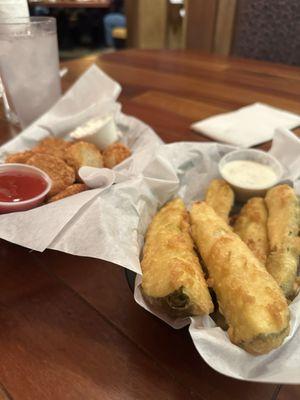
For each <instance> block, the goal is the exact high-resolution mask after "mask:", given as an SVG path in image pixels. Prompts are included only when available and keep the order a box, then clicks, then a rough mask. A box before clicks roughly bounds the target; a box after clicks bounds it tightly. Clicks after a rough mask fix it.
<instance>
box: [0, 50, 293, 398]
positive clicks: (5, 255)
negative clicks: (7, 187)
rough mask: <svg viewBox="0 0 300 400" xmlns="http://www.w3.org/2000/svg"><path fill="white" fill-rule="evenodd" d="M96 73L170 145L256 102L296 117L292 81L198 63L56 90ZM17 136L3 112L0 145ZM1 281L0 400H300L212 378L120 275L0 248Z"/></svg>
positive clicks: (128, 63)
mask: <svg viewBox="0 0 300 400" xmlns="http://www.w3.org/2000/svg"><path fill="white" fill-rule="evenodd" d="M93 62H96V63H97V64H98V65H99V66H100V67H101V68H103V70H104V71H105V72H107V73H109V74H110V75H111V76H112V77H113V78H115V79H117V80H118V81H119V82H120V83H121V84H122V86H123V91H122V94H121V96H120V101H121V103H122V106H123V111H124V112H126V113H128V114H131V115H134V116H136V117H138V118H141V119H142V120H143V121H145V122H146V123H149V124H150V125H151V126H152V127H153V128H154V129H155V130H156V132H157V133H158V134H159V135H160V136H161V137H162V138H163V140H165V141H166V142H173V141H180V140H195V141H203V140H207V138H205V137H204V136H201V135H198V134H196V133H194V132H192V131H191V130H190V129H189V126H190V124H191V123H192V122H194V121H195V120H197V119H201V118H205V117H208V116H210V115H213V114H217V113H220V112H226V111H229V110H233V109H236V108H237V107H241V106H243V105H246V104H249V103H252V102H254V101H262V102H266V103H269V104H272V105H275V106H279V107H282V108H285V109H287V110H290V111H296V112H299V109H300V98H299V93H300V74H299V71H300V70H299V69H297V68H294V67H288V66H281V65H276V64H268V63H260V62H256V61H250V60H248V61H245V60H239V59H233V58H225V57H217V56H211V55H208V54H199V53H197V52H194V51H137V50H127V51H124V52H119V53H114V54H109V55H105V56H102V57H101V58H98V59H96V58H94V57H90V58H85V59H81V60H76V61H71V62H68V63H65V64H64V66H66V67H67V68H68V70H69V71H68V74H67V75H66V76H65V77H64V78H63V89H64V90H66V89H67V88H68V87H69V86H70V85H71V84H72V83H73V82H74V81H75V79H76V78H77V77H78V76H79V75H80V74H81V73H82V72H83V71H84V70H85V69H86V68H87V67H88V66H89V65H91V64H92V63H93ZM296 132H297V133H298V134H300V131H299V130H296ZM15 133H16V130H15V129H14V128H12V127H11V126H9V124H7V122H6V121H5V119H4V116H3V112H2V111H1V114H0V142H1V143H3V142H4V141H6V140H8V139H9V138H11V137H13V135H14V134H15ZM269 146H270V143H266V144H264V145H263V146H260V147H261V148H264V149H267V148H269ZM0 277H1V291H0V322H1V330H0V354H1V363H0V400H2V398H3V399H5V400H6V399H7V398H8V399H13V400H29V399H30V400H41V399H43V400H44V399H45V400H50V399H51V400H52V399H55V400H65V399H71V400H77V399H78V400H79V399H80V400H82V399H87V400H90V399H91V400H93V399H104V400H106V399H122V400H123V399H125V400H127V399H149V400H150V399H151V400H152V399H159V400H160V399H162V400H165V399H202V400H214V399H216V400H218V399H222V400H230V399H232V400H240V399H243V400H252V399H254V400H256V399H257V400H258V399H259V400H260V399H261V400H267V399H268V400H274V399H278V400H291V399H297V398H299V397H300V386H295V385H290V386H286V385H284V386H279V385H273V384H272V385H271V384H257V383H249V382H242V381H238V380H234V379H230V378H227V377H225V376H222V375H220V374H218V373H217V372H215V371H213V370H212V369H211V368H210V367H208V366H207V365H206V364H205V362H204V361H203V360H202V359H201V357H200V356H199V355H198V353H197V352H196V350H195V349H194V346H193V344H192V341H191V339H190V337H189V335H188V332H187V330H186V329H182V330H179V331H176V330H173V329H171V328H170V327H168V326H167V325H165V324H164V323H162V322H161V321H160V320H158V319H157V318H156V317H154V316H152V315H151V314H149V313H147V312H146V311H144V310H143V309H141V308H140V307H139V306H138V305H136V303H135V302H134V300H133V296H132V294H131V292H130V290H129V288H128V285H127V282H126V280H125V277H124V271H123V269H122V268H120V267H118V266H116V265H113V264H110V263H107V262H104V261H101V260H94V259H89V258H83V257H75V256H71V255H67V254H64V253H58V252H54V251H46V252H44V253H36V252H31V251H29V250H28V249H25V248H22V247H18V246H16V245H13V244H10V243H7V242H4V241H0ZM1 385H2V387H3V390H1ZM1 396H2V397H1Z"/></svg>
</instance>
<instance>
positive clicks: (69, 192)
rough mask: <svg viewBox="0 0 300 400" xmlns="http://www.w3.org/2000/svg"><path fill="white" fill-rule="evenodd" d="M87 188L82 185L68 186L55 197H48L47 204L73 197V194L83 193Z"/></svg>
mask: <svg viewBox="0 0 300 400" xmlns="http://www.w3.org/2000/svg"><path fill="white" fill-rule="evenodd" d="M87 189H88V187H87V186H86V185H85V184H84V183H73V185H70V186H68V187H67V188H66V189H64V190H63V191H61V192H59V193H57V194H56V195H55V196H52V197H50V199H48V201H47V203H52V202H53V201H57V200H61V199H64V198H65V197H69V196H73V195H74V194H77V193H80V192H84V191H85V190H87Z"/></svg>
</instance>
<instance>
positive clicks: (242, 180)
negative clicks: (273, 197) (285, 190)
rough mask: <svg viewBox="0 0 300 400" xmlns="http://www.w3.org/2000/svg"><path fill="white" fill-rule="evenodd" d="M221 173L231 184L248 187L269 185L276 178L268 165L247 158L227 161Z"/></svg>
mask: <svg viewBox="0 0 300 400" xmlns="http://www.w3.org/2000/svg"><path fill="white" fill-rule="evenodd" d="M221 173H222V175H223V177H224V178H225V179H226V180H228V182H230V183H231V184H232V185H235V186H239V187H244V188H248V189H259V188H265V187H270V186H272V185H274V184H275V183H276V182H277V180H278V176H277V175H276V173H275V172H274V170H273V169H272V168H271V167H270V166H268V165H264V164H261V163H259V162H255V161H247V160H234V161H229V162H228V163H226V164H225V165H223V166H222V169H221Z"/></svg>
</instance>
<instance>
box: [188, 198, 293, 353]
mask: <svg viewBox="0 0 300 400" xmlns="http://www.w3.org/2000/svg"><path fill="white" fill-rule="evenodd" d="M190 215H191V225H192V235H193V237H194V240H195V242H196V245H197V247H198V250H199V251H200V254H201V256H202V258H203V260H204V262H205V264H206V267H207V269H208V273H209V282H210V285H211V286H212V287H213V289H214V291H215V293H216V295H217V300H218V303H219V307H220V311H221V313H222V314H223V315H224V317H225V319H226V322H227V324H228V326H229V329H228V335H229V338H230V340H231V342H232V343H234V344H236V345H238V346H240V347H242V348H243V349H244V350H246V351H247V352H249V353H251V354H254V355H258V354H265V353H268V352H269V351H271V350H272V349H275V348H277V347H279V346H280V345H281V343H282V342H283V340H284V338H285V337H286V336H287V335H288V333H289V309H288V304H287V301H286V299H285V297H284V296H283V293H282V291H281V290H280V288H279V286H278V285H277V283H276V281H275V280H274V278H273V277H272V276H271V275H270V274H269V273H268V272H267V270H266V268H264V267H263V265H261V263H260V262H259V261H258V260H257V258H256V257H255V256H254V255H253V253H252V252H251V250H250V249H249V248H248V246H247V245H246V244H245V243H244V242H243V241H242V240H241V239H240V238H239V236H238V235H236V234H235V233H234V232H233V231H232V229H231V228H230V227H229V226H228V225H227V224H226V223H225V222H224V220H223V219H222V218H220V217H219V216H218V215H217V214H216V213H215V211H214V210H213V209H212V208H211V207H210V206H209V205H208V204H206V203H205V202H198V203H195V204H194V205H193V206H192V209H191V213H190Z"/></svg>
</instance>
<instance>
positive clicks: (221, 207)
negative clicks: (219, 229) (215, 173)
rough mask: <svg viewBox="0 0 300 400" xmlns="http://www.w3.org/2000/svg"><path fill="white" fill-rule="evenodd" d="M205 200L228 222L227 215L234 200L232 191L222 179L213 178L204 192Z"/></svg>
mask: <svg viewBox="0 0 300 400" xmlns="http://www.w3.org/2000/svg"><path fill="white" fill-rule="evenodd" d="M205 201H206V203H207V204H209V205H210V206H211V207H212V208H213V209H214V210H215V212H216V213H217V214H218V215H219V216H220V217H221V218H223V219H224V221H226V222H228V216H229V213H230V210H231V208H232V206H233V202H234V193H233V190H232V189H231V187H230V186H229V185H228V183H227V182H225V181H224V180H223V179H213V180H212V181H211V183H210V184H209V187H208V190H207V192H206V197H205Z"/></svg>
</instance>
